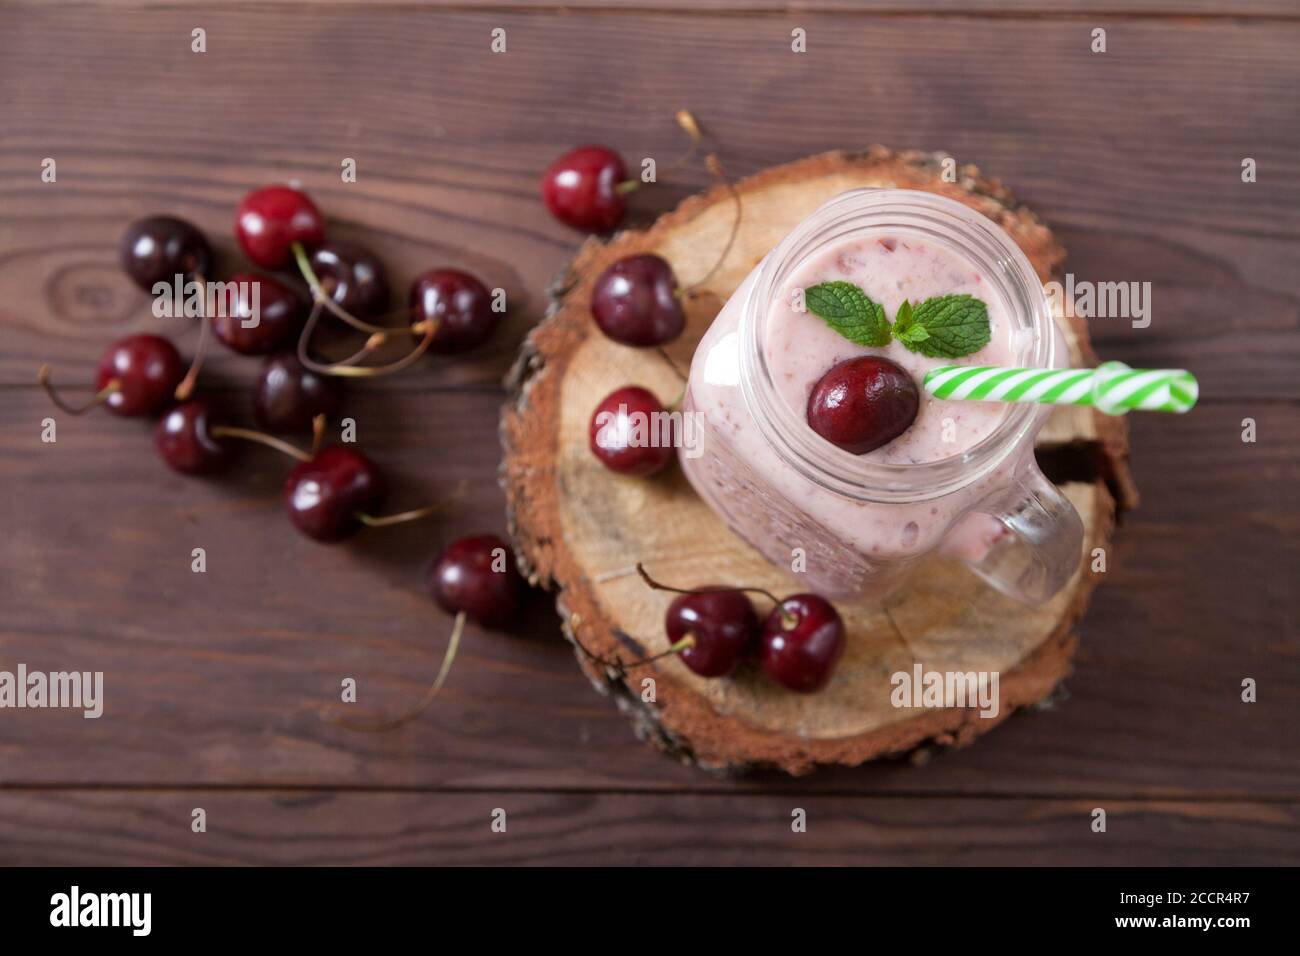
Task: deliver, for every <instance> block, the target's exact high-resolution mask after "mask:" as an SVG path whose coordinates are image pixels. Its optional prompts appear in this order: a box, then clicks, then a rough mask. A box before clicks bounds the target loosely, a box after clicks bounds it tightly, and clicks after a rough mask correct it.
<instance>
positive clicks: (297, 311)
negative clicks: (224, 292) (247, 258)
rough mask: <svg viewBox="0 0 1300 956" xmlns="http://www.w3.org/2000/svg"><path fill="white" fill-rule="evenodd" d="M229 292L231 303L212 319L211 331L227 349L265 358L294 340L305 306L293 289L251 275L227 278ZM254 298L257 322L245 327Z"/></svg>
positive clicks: (262, 277) (267, 277) (305, 310)
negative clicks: (255, 297) (253, 298)
mask: <svg viewBox="0 0 1300 956" xmlns="http://www.w3.org/2000/svg"><path fill="white" fill-rule="evenodd" d="M254 287H256V288H254ZM229 288H231V289H232V290H233V291H232V292H231V295H230V299H231V301H230V302H228V303H226V308H223V309H221V310H220V311H219V313H218V314H217V315H214V316H213V317H212V331H213V332H215V333H216V336H217V338H219V339H220V340H221V341H222V343H223V344H224V345H225V346H226V347H227V348H229V349H232V350H233V351H235V352H239V353H240V354H241V355H265V354H266V353H268V352H273V351H275V350H276V349H277V348H280V347H281V346H284V345H288V344H289V343H291V342H293V341H294V340H295V339H296V338H297V337H298V332H299V330H300V329H301V328H302V324H303V321H304V319H305V318H306V314H307V303H306V302H304V301H303V299H302V297H301V296H300V295H298V293H297V292H295V291H294V290H293V289H291V288H289V287H288V286H287V285H284V284H283V283H281V282H278V281H277V280H275V279H272V278H271V277H270V276H259V275H253V274H252V273H241V274H239V275H235V276H231V277H230V280H229ZM245 290H246V291H245ZM254 295H256V296H257V305H258V316H259V319H258V322H257V324H256V325H252V326H247V327H246V326H245V325H244V323H245V322H246V321H250V320H251V319H252V318H253V308H252V302H251V301H250V299H251V298H252V296H254Z"/></svg>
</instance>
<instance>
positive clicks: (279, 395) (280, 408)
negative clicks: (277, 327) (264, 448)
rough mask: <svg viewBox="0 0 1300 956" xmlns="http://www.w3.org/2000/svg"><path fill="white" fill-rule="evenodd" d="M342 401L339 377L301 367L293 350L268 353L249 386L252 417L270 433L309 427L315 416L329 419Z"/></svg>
mask: <svg viewBox="0 0 1300 956" xmlns="http://www.w3.org/2000/svg"><path fill="white" fill-rule="evenodd" d="M342 404H343V390H342V387H341V385H340V383H339V380H338V379H337V378H335V377H333V376H330V375H318V374H316V373H315V372H313V371H312V370H311V369H308V368H305V367H303V364H302V363H301V362H299V361H298V356H297V355H295V354H294V353H293V352H280V353H277V354H275V355H270V356H268V357H267V359H266V361H265V362H263V363H262V370H261V372H260V373H259V374H258V376H257V382H256V384H255V385H254V386H253V417H254V418H255V419H256V420H257V423H258V425H260V426H261V427H262V428H265V429H266V430H267V431H270V432H291V431H301V430H303V429H307V428H310V427H311V424H312V421H313V419H315V418H316V416H317V415H324V416H326V417H327V418H333V417H334V416H335V415H336V414H337V413H338V411H339V409H340V407H342Z"/></svg>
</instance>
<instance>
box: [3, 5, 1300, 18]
mask: <svg viewBox="0 0 1300 956" xmlns="http://www.w3.org/2000/svg"><path fill="white" fill-rule="evenodd" d="M29 2H30V0H29ZM90 2H91V3H99V4H108V3H113V4H116V5H139V6H154V5H156V4H157V0H90ZM183 2H185V0H182V4H183ZM188 2H190V3H191V4H192V5H198V4H197V3H196V0H188ZM359 2H360V0H281V5H282V6H295V5H297V6H303V7H313V8H319V7H331V6H340V7H355V6H357V5H358V3H359ZM264 3H265V0H225V2H224V3H223V4H222V6H234V7H238V6H241V5H244V6H254V5H264ZM209 6H210V5H209ZM404 6H410V7H428V8H430V9H434V10H437V9H444V10H477V9H484V10H494V11H497V10H509V11H520V12H532V13H542V12H560V11H565V12H567V11H581V12H584V13H596V12H602V13H623V12H627V13H633V14H636V13H643V12H645V11H648V10H654V11H672V12H674V13H677V14H685V13H730V14H732V15H734V16H753V15H755V14H773V15H780V14H783V15H785V16H787V17H789V18H790V20H791V22H792V23H797V22H798V21H799V19H800V17H802V16H804V15H806V14H808V13H814V12H818V13H824V12H831V13H835V14H837V15H839V16H849V15H853V14H861V15H868V16H881V15H894V16H914V15H917V14H922V13H925V14H951V15H959V16H1007V17H1026V16H1069V15H1071V14H1074V15H1077V14H1085V13H1086V14H1092V15H1093V17H1094V18H1096V19H1097V20H1098V22H1103V23H1104V22H1107V21H1108V20H1110V19H1113V18H1116V17H1144V16H1179V17H1183V16H1193V15H1201V16H1232V17H1282V18H1287V19H1295V18H1296V16H1295V8H1294V6H1293V5H1292V4H1290V3H1289V2H1288V0H1235V2H1234V0H1107V2H1106V3H1105V4H1103V5H1101V9H1099V4H1098V3H1097V2H1095V0H912V2H903V0H797V2H791V0H563V2H560V0H505V2H502V0H407V2H406V3H405V4H404Z"/></svg>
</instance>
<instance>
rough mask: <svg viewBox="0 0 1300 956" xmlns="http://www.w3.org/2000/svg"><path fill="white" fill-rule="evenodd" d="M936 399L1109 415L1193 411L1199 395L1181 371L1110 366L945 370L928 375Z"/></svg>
mask: <svg viewBox="0 0 1300 956" xmlns="http://www.w3.org/2000/svg"><path fill="white" fill-rule="evenodd" d="M924 384H925V390H926V391H927V392H929V393H930V394H931V395H933V396H934V397H935V398H946V399H955V400H960V401H967V402H1034V403H1037V404H1042V405H1091V406H1092V407H1094V408H1096V409H1097V410H1098V411H1101V412H1105V413H1106V414H1107V415H1123V414H1126V413H1127V412H1129V411H1130V410H1132V409H1134V408H1136V409H1139V410H1141V411H1144V412H1177V413H1179V414H1181V413H1183V412H1186V411H1190V410H1191V408H1192V406H1193V405H1195V404H1196V396H1197V393H1198V391H1199V389H1198V386H1197V384H1196V377H1195V376H1194V375H1192V373H1191V372H1188V371H1186V370H1184V369H1180V368H1160V369H1146V368H1129V367H1128V366H1127V365H1125V364H1124V363H1123V362H1106V363H1105V364H1103V365H1099V366H1098V367H1097V368H1088V369H1073V368H1063V369H1041V368H998V367H996V366H988V365H979V366H972V365H944V366H941V367H939V368H934V369H931V370H930V371H928V372H926V373H925V383H924Z"/></svg>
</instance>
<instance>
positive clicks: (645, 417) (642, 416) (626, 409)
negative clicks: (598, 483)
mask: <svg viewBox="0 0 1300 956" xmlns="http://www.w3.org/2000/svg"><path fill="white" fill-rule="evenodd" d="M664 414H666V410H665V409H664V406H663V404H662V403H661V402H660V401H659V399H658V398H656V397H655V396H654V394H653V393H652V392H650V391H648V390H647V389H644V388H641V387H640V386H639V385H629V386H626V387H625V388H619V389H615V390H614V391H612V392H610V393H609V394H608V395H606V396H605V398H604V399H603V400H602V401H601V403H600V404H599V405H597V406H596V410H595V411H594V412H593V413H592V415H591V424H590V426H589V428H588V438H589V443H590V446H591V453H592V454H593V455H595V456H596V458H597V459H598V460H599V461H600V463H601V464H602V465H604V466H605V467H606V468H608V469H609V470H610V471H616V472H618V473H619V474H621V475H636V476H639V477H645V476H647V475H653V474H654V473H655V472H657V471H660V470H662V469H663V468H664V466H665V465H667V464H668V463H669V462H670V461H672V459H673V446H674V444H675V439H676V429H675V428H674V427H673V426H672V424H671V423H670V424H669V426H668V429H667V434H666V435H664V434H662V432H663V431H664V429H661V428H660V427H659V423H660V422H661V421H662V419H661V418H660V416H661V415H664ZM665 437H666V438H667V439H668V440H667V441H663V440H662V439H663V438H665Z"/></svg>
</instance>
